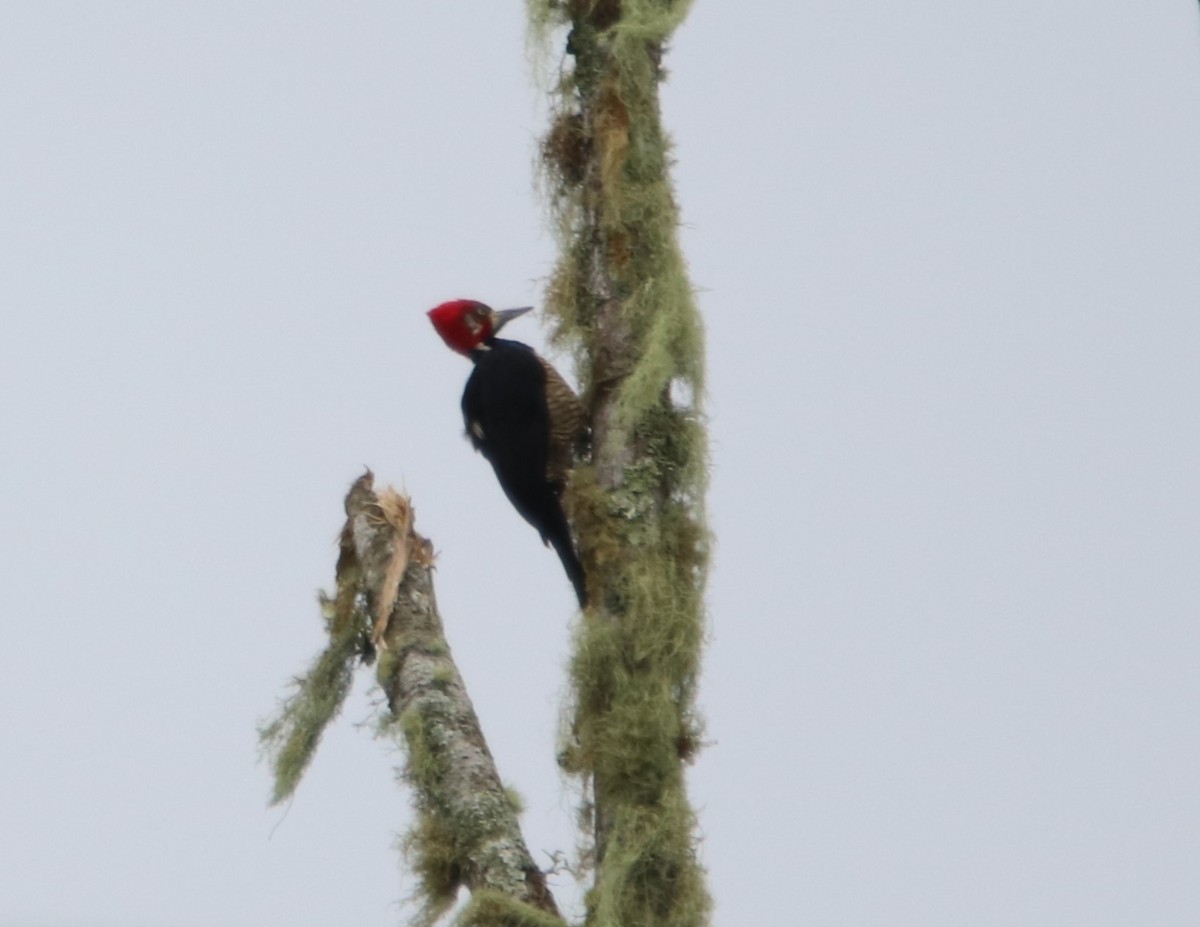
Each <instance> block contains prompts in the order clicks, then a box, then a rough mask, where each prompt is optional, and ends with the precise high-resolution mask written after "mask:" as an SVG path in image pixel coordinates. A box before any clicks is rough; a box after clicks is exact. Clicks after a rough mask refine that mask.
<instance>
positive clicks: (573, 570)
mask: <svg viewBox="0 0 1200 927" xmlns="http://www.w3.org/2000/svg"><path fill="white" fill-rule="evenodd" d="M548 540H549V541H550V546H551V547H553V548H554V552H555V553H556V554H558V559H559V560H561V561H562V565H563V569H564V570H566V572H567V579H569V580H570V581H571V585H572V586H574V587H575V595H576V596H577V597H578V599H579V607H580V608H583V607H584V606H585V605H587V583H586V581H585V580H584V575H583V564H582V563H580V562H579V557H578V555H576V553H575V545H574V544H572V543H571V535H570V534H566V535H561V536H560V535H557V534H556V535H555V536H554V537H551V538H549V539H548Z"/></svg>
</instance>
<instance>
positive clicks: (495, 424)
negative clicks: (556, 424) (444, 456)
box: [462, 339, 584, 603]
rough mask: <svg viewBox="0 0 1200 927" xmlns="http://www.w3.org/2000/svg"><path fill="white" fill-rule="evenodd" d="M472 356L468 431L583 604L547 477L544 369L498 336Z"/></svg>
mask: <svg viewBox="0 0 1200 927" xmlns="http://www.w3.org/2000/svg"><path fill="white" fill-rule="evenodd" d="M472 360H474V362H475V369H474V370H473V371H472V372H471V376H470V378H469V379H468V380H467V386H466V389H465V390H464V391H463V397H462V411H463V422H464V424H465V425H466V429H467V436H468V437H469V438H470V439H471V444H472V445H473V446H474V447H475V449H476V450H477V451H479V452H480V453H481V454H483V456H484V457H486V458H487V459H488V461H489V462H490V463H491V465H492V469H494V470H495V471H496V478H497V479H498V480H499V481H500V486H501V488H502V489H503V490H504V494H505V495H506V496H507V497H508V500H509V502H511V503H512V504H513V507H514V508H515V509H516V510H517V511H518V512H519V513H520V514H521V517H522V518H524V519H525V520H526V521H527V522H529V523H530V524H531V525H533V527H534V528H536V529H537V531H538V533H539V534H540V535H541V536H542V540H543V541H544V542H545V543H547V544H549V545H551V546H552V547H553V548H554V550H555V552H556V553H557V554H558V556H559V559H560V560H562V563H563V567H564V569H565V570H566V571H567V575H568V577H569V578H570V579H571V583H572V585H574V586H575V591H576V593H577V594H578V596H579V599H580V602H581V603H582V602H583V601H584V592H583V569H582V567H581V566H580V565H579V559H578V557H577V556H576V554H575V548H574V543H573V542H572V539H571V530H570V527H569V526H568V525H567V519H566V515H565V514H564V513H563V509H562V503H561V501H560V500H559V493H560V492H561V486H556V485H554V484H552V483H551V482H550V480H549V478H548V476H547V461H548V457H549V453H550V413H549V407H548V404H547V400H546V371H545V368H544V367H543V366H542V362H541V361H540V360H539V359H538V356H537V355H536V354H535V353H534V351H533V349H532V348H530V347H528V346H527V345H524V344H521V343H520V342H517V341H505V340H502V339H496V340H495V341H493V342H492V344H491V347H490V348H489V349H488V350H484V351H477V352H476V353H475V354H474V355H473V356H472Z"/></svg>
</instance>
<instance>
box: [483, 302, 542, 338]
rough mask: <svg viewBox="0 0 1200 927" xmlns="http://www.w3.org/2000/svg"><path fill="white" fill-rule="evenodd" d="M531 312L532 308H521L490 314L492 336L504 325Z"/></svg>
mask: <svg viewBox="0 0 1200 927" xmlns="http://www.w3.org/2000/svg"><path fill="white" fill-rule="evenodd" d="M532 310H533V306H522V307H521V308H520V309H500V310H499V311H496V312H493V313H492V334H495V333H496V332H498V331H500V329H502V328H503V327H504V326H505V325H507V324H508V323H509V322H511V321H512V320H513V319H515V318H516V317H517V316H519V315H524V314H525V313H526V312H530V311H532Z"/></svg>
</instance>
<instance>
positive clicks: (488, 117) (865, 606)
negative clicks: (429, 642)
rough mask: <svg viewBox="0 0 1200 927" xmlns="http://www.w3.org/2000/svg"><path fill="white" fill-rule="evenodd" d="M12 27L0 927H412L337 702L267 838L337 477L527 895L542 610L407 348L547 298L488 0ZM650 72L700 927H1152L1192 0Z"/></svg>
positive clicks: (1180, 826)
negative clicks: (271, 742)
mask: <svg viewBox="0 0 1200 927" xmlns="http://www.w3.org/2000/svg"><path fill="white" fill-rule="evenodd" d="M4 12H5V15H4V17H3V20H4V22H3V26H2V27H0V313H2V314H3V326H2V329H0V378H2V381H0V433H2V434H3V435H4V441H5V448H4V454H3V458H2V479H0V571H2V573H0V575H2V576H3V580H4V582H3V589H4V593H5V598H6V608H5V611H6V620H5V622H4V628H5V631H4V634H3V645H2V646H0V927H202V925H203V927H208V925H213V924H219V925H222V927H242V925H246V927H249V925H254V927H262V925H277V924H289V925H297V927H306V925H313V927H318V925H329V924H335V923H336V924H354V925H360V927H385V925H394V924H396V923H398V922H399V921H400V920H401V919H402V918H403V917H404V916H405V915H406V913H407V912H406V909H405V908H404V907H403V905H402V903H401V902H402V900H403V899H404V897H405V896H406V895H407V894H408V893H409V892H410V890H411V885H412V883H411V880H410V879H409V877H408V876H407V875H406V874H405V872H404V870H403V868H402V866H401V865H400V863H399V861H398V858H397V855H396V853H395V852H394V851H393V848H392V843H393V840H394V838H395V835H396V834H397V833H400V832H402V831H403V830H404V828H405V827H406V825H407V822H408V820H409V812H408V804H407V802H408V796H407V794H406V793H405V792H404V791H403V790H402V789H400V788H398V787H396V785H395V784H394V783H393V781H392V769H393V767H394V766H395V765H397V764H398V763H399V762H400V760H401V758H400V757H399V756H397V755H395V754H393V753H391V752H390V751H389V749H388V748H387V747H386V746H385V745H384V744H382V743H379V742H376V741H374V740H372V739H371V737H370V734H369V730H365V729H362V728H361V727H360V726H357V725H361V724H362V723H363V722H368V723H369V722H370V721H371V719H372V718H373V715H374V711H375V708H374V705H375V703H376V702H377V700H378V693H372V692H371V690H370V685H369V678H368V674H367V673H364V674H363V679H362V680H361V682H360V685H359V686H358V689H357V690H356V693H355V695H354V697H353V698H352V700H351V702H350V704H349V706H348V708H347V711H346V713H345V715H344V716H343V717H342V718H341V719H340V721H339V723H338V724H337V725H336V727H335V729H333V730H332V731H331V732H330V734H329V736H328V738H327V740H326V741H325V743H324V744H323V745H322V749H321V751H320V753H319V754H318V756H317V759H316V761H315V763H314V765H313V767H312V769H311V771H310V773H309V775H308V777H307V779H306V780H305V781H304V782H303V784H302V785H301V787H300V789H299V792H298V794H297V796H296V798H295V800H294V801H293V802H292V803H291V804H290V805H289V806H288V807H287V808H286V809H274V810H268V809H267V808H266V799H267V796H268V792H269V785H270V783H269V777H268V773H267V770H266V769H265V768H264V767H263V766H261V765H256V737H255V725H256V722H257V721H258V720H259V719H260V718H262V717H263V716H265V715H266V714H268V713H269V712H270V711H271V710H272V708H273V706H274V704H275V699H276V698H277V697H278V696H279V695H280V694H282V692H283V691H284V688H285V684H286V681H287V679H288V678H289V676H291V675H292V674H294V673H296V672H299V671H300V670H301V669H302V668H303V667H304V666H305V665H306V663H307V661H308V660H309V658H310V657H311V656H312V655H313V654H314V653H315V652H316V651H317V650H318V649H319V647H320V646H321V641H322V631H321V623H320V619H319V616H318V613H317V609H316V606H315V601H314V595H315V591H316V590H317V589H318V588H319V587H326V588H327V587H329V585H330V583H331V577H332V571H333V560H334V539H335V535H336V533H337V531H338V529H339V527H340V520H341V517H342V513H341V502H342V496H343V493H344V491H345V488H346V486H347V485H348V484H349V482H351V481H352V480H353V479H354V478H355V477H356V476H357V475H358V474H359V473H360V472H361V470H362V467H363V466H364V465H366V464H369V465H370V466H371V467H372V468H373V469H374V470H375V471H376V473H377V474H378V476H379V478H380V480H381V481H390V482H394V483H395V484H397V485H399V486H401V487H403V488H405V489H407V490H408V491H409V492H410V493H411V494H412V496H413V499H414V502H415V505H416V508H417V519H418V528H419V529H420V530H421V531H423V532H424V533H425V534H427V535H428V536H430V537H431V538H432V539H433V540H434V542H435V544H436V546H437V548H438V549H439V550H440V552H441V556H440V560H439V566H438V574H437V581H438V596H439V600H440V603H441V606H442V611H443V614H444V617H445V620H446V624H447V632H448V635H449V638H450V641H451V644H452V646H453V649H454V653H455V656H456V658H457V660H458V662H459V664H460V667H461V669H462V670H463V673H464V675H465V677H466V680H467V683H468V685H469V687H470V689H471V693H472V695H473V697H474V699H475V702H476V706H477V708H478V710H479V712H480V715H481V716H482V719H483V723H484V726H485V729H486V731H487V735H488V737H489V739H490V742H491V745H492V748H493V752H494V753H495V754H496V757H497V760H498V762H499V764H500V767H501V771H502V775H503V776H504V777H505V779H506V780H507V781H509V782H511V783H512V784H513V785H515V786H516V787H517V788H518V789H519V790H520V791H521V792H522V793H523V794H524V795H525V797H526V799H527V802H528V805H529V810H528V812H527V814H526V817H525V824H526V831H527V835H528V837H529V840H530V843H531V846H532V848H533V850H534V852H535V855H537V856H538V858H539V859H540V860H542V861H546V860H547V857H546V856H545V854H544V853H543V851H546V852H548V851H552V850H569V849H570V848H571V847H572V845H573V842H574V839H575V838H574V836H573V833H572V830H571V822H572V818H573V812H572V809H573V805H574V801H575V796H574V794H573V792H572V790H571V789H570V788H569V787H568V786H565V785H564V784H563V783H562V782H561V781H560V779H559V776H558V774H557V771H556V767H555V764H554V752H555V729H556V724H557V719H558V714H559V710H560V706H561V703H562V696H563V685H564V665H565V662H566V660H567V658H568V653H569V625H570V622H571V620H572V615H573V609H572V594H571V590H570V587H569V585H568V584H567V583H566V582H565V580H564V579H563V576H562V574H561V568H560V566H559V564H558V562H557V559H556V558H555V557H554V555H553V554H552V553H551V552H550V551H547V550H545V549H544V548H542V547H541V545H540V544H539V542H538V539H537V537H536V534H535V533H534V532H533V531H532V530H530V528H529V527H528V526H527V525H525V524H524V523H523V522H522V521H521V520H520V519H519V518H518V517H517V516H516V515H515V514H514V513H513V512H512V510H511V509H510V507H509V506H508V503H507V502H506V501H505V500H504V498H503V496H502V494H501V493H500V491H499V489H498V487H497V486H496V484H495V480H494V478H493V476H492V474H491V471H490V468H489V467H488V466H487V464H486V462H485V461H483V460H482V459H481V458H479V457H478V456H477V455H475V454H473V453H472V451H471V450H470V447H469V445H468V444H467V442H466V441H465V439H464V438H463V437H462V433H461V422H460V419H459V412H458V401H459V394H460V391H461V387H462V383H463V381H464V380H465V378H466V376H467V373H468V368H469V365H468V364H467V363H466V362H465V361H464V360H463V359H462V358H460V357H457V356H455V355H453V354H452V353H450V352H449V351H447V350H446V349H445V347H444V346H443V345H442V344H441V342H440V341H439V340H438V339H437V337H436V336H435V335H434V333H433V332H432V330H431V329H430V327H429V325H428V321H427V320H426V318H425V315H424V312H425V310H426V309H427V308H429V306H431V305H433V304H434V303H436V302H438V301H441V300H443V299H447V298H452V297H460V296H467V297H474V298H479V299H483V300H485V301H487V302H490V303H492V304H494V305H497V306H510V305H525V304H528V303H530V302H532V303H535V304H536V303H539V302H540V298H541V292H542V286H543V284H544V281H545V278H546V276H547V274H548V273H549V270H550V268H551V266H552V263H553V260H554V243H553V241H552V240H551V239H550V237H549V235H548V234H547V232H546V231H545V221H544V206H543V204H542V203H541V202H540V201H539V199H538V197H537V194H536V184H535V180H534V172H533V162H534V157H535V151H536V146H537V139H538V135H539V133H540V132H541V131H542V129H543V125H544V118H543V113H542V103H541V99H540V96H539V92H538V91H537V90H536V88H535V85H534V82H533V81H532V79H531V76H532V75H531V69H530V66H529V63H528V60H527V57H526V44H525V36H524V21H523V5H522V4H520V3H517V2H512V3H504V4H501V3H495V2H486V3H485V2H470V3H467V2H456V3H422V4H413V3H403V2H397V0H393V2H389V3H380V2H356V3H331V2H312V3H300V4H297V3H295V2H289V3H282V2H260V3H252V4H247V3H231V2H224V0H209V2H204V3H181V2H164V0H160V2H154V3H145V2H125V3H111V2H108V3H105V2H97V3H90V4H83V3H63V2H55V0H41V2H39V3H36V4H32V3H22V4H17V3H12V4H7V5H6V6H5V11H4ZM554 60H555V56H554V55H553V54H552V55H551V61H552V62H553V61H554ZM668 65H669V68H670V71H671V82H670V84H669V85H668V87H667V88H666V89H665V92H664V103H665V110H666V120H667V122H668V124H669V127H670V129H671V131H672V133H673V134H674V137H675V141H676V150H675V155H676V158H677V161H678V163H677V172H676V180H677V187H678V194H679V199H680V202H681V205H682V211H683V216H684V220H685V223H686V227H685V228H684V230H683V243H684V247H685V250H686V252H687V255H688V258H689V261H690V264H691V269H692V275H693V279H694V282H695V284H696V286H697V288H698V290H699V299H700V305H701V308H702V311H703V313H704V316H705V320H706V323H707V326H708V332H709V368H710V377H709V396H708V409H709V412H710V414H711V420H712V442H713V448H712V450H713V454H712V458H713V481H712V493H711V510H712V521H713V526H714V528H715V530H716V533H717V539H718V540H717V548H716V563H715V568H714V573H713V577H712V582H711V587H710V595H709V603H710V625H711V632H712V633H711V642H710V646H709V648H708V651H707V659H706V669H705V677H704V682H703V686H702V690H701V701H702V705H703V708H704V711H705V713H706V715H707V718H708V721H709V731H708V735H709V738H710V740H711V742H712V743H711V746H710V747H709V748H708V750H707V751H706V752H705V753H703V754H702V756H701V757H700V760H699V763H698V764H697V766H696V767H695V769H694V771H693V773H692V796H693V799H694V801H695V803H696V804H697V806H698V807H699V809H700V813H701V821H702V824H703V832H704V838H705V839H704V845H703V854H704V859H705V862H706V864H707V866H708V867H709V869H710V876H711V888H712V891H713V893H714V895H715V898H716V903H717V908H716V914H715V922H716V923H717V924H722V925H727V927H733V925H748V924H797V925H811V927H818V925H820V927H846V925H853V927H875V925H879V927H884V925H887V927H899V925H904V927H909V925H911V927H942V925H944V927H961V925H963V924H971V925H974V927H989V925H1012V927H1030V925H1047V927H1050V925H1053V927H1062V925H1081V927H1107V925H1112V927H1128V925H1131V924H1146V925H1155V927H1161V925H1166V927H1173V925H1180V927H1185V925H1186V927H1195V925H1196V924H1197V923H1200V879H1198V878H1197V873H1200V733H1198V725H1197V719H1198V717H1200V566H1198V560H1200V486H1198V476H1200V12H1198V7H1197V4H1196V3H1195V2H1194V0H1187V2H1185V0H1086V2H1085V0H1010V2H1008V3H1003V4H964V3H961V2H957V0H955V2H951V0H914V2H910V3H906V4H898V3H895V2H883V0H863V2H856V3H851V2H846V0H815V2H807V3H803V4H797V3H792V2H785V0H771V2H765V3H756V4H747V3H729V2H726V3H717V2H712V0H709V2H704V0H700V2H698V3H697V4H696V6H695V8H694V10H693V12H692V15H691V17H690V18H689V20H688V22H687V23H686V24H685V26H684V27H683V28H682V30H681V31H680V32H679V34H678V36H677V38H676V41H675V42H674V43H673V45H672V49H671V52H670V55H669V59H668ZM514 325H515V326H517V327H516V328H514V329H513V332H512V333H513V335H514V337H519V338H523V339H525V340H528V341H530V342H532V343H534V344H536V345H539V346H541V345H542V343H543V339H542V331H541V329H540V328H539V326H538V324H537V323H536V321H531V320H525V321H522V322H521V323H514ZM518 328H519V330H518ZM558 360H559V361H560V363H561V364H563V365H564V367H565V368H566V369H569V365H567V364H566V361H565V359H563V358H559V359H558ZM556 884H557V886H558V888H559V890H560V891H562V892H563V893H564V894H563V897H564V898H569V897H571V891H570V887H569V880H568V879H566V877H560V878H559V879H558V880H557V883H556Z"/></svg>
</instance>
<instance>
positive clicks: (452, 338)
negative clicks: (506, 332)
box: [428, 299, 533, 356]
mask: <svg viewBox="0 0 1200 927" xmlns="http://www.w3.org/2000/svg"><path fill="white" fill-rule="evenodd" d="M532 308H533V307H532V306H526V307H524V308H523V309H504V310H502V311H500V312H497V311H496V310H495V309H492V308H490V307H488V306H485V305H484V304H483V303H481V302H478V301H476V300H474V299H452V300H450V301H449V302H445V303H442V304H441V305H439V306H434V307H433V308H432V309H430V310H429V313H428V314H429V321H430V322H432V323H433V327H434V328H435V329H436V330H437V333H438V334H439V335H441V336H442V340H443V341H444V342H446V346H447V347H449V348H450V349H451V350H452V351H457V352H458V353H459V354H466V355H468V356H469V355H470V353H471V352H472V351H474V350H475V349H476V348H478V347H479V346H480V345H482V344H484V343H486V342H488V341H490V340H491V339H492V338H493V337H494V336H495V334H496V333H497V332H498V331H500V329H501V328H503V327H504V325H505V324H507V323H508V321H509V320H510V319H515V318H516V317H517V316H519V315H523V314H524V313H526V312H528V311H529V310H530V309H532Z"/></svg>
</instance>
